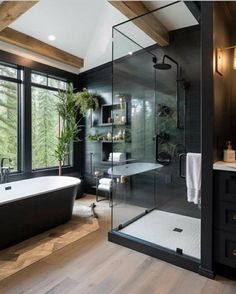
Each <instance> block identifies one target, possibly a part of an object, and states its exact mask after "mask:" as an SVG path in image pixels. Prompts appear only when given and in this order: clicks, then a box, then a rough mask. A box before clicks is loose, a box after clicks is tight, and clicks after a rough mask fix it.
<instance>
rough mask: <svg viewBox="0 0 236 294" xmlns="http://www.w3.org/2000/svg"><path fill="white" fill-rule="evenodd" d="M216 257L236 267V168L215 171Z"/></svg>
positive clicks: (219, 261) (221, 261)
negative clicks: (232, 170) (233, 170)
mask: <svg viewBox="0 0 236 294" xmlns="http://www.w3.org/2000/svg"><path fill="white" fill-rule="evenodd" d="M214 259H215V262H216V263H219V264H222V265H227V266H230V267H234V268H236V170H235V172H231V171H220V170H215V171H214Z"/></svg>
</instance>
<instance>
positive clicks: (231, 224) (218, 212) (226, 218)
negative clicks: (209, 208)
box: [214, 201, 236, 234]
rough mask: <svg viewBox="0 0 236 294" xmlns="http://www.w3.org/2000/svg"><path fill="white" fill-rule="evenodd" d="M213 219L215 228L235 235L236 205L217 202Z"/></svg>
mask: <svg viewBox="0 0 236 294" xmlns="http://www.w3.org/2000/svg"><path fill="white" fill-rule="evenodd" d="M214 219H215V221H214V223H215V228H217V229H220V230H224V231H229V232H231V233H234V234H236V203H230V202H223V201H218V202H217V203H216V205H215V217H214Z"/></svg>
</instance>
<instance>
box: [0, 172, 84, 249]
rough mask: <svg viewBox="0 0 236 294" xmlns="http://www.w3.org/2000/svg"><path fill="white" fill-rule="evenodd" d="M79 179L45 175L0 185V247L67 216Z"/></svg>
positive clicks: (30, 234)
mask: <svg viewBox="0 0 236 294" xmlns="http://www.w3.org/2000/svg"><path fill="white" fill-rule="evenodd" d="M79 184H80V180H79V179H77V178H73V177H64V176H61V177H59V176H49V177H39V178H33V179H28V180H22V181H19V182H12V183H7V184H1V185H0V250H1V249H4V248H6V247H8V246H11V245H13V244H16V243H18V242H21V241H23V240H25V239H27V238H30V237H32V236H34V235H37V234H39V233H42V232H44V231H46V230H48V229H51V228H53V227H55V226H58V225H60V224H63V223H65V222H67V221H68V220H70V219H71V216H72V211H73V205H74V200H75V197H76V193H77V190H78V186H79Z"/></svg>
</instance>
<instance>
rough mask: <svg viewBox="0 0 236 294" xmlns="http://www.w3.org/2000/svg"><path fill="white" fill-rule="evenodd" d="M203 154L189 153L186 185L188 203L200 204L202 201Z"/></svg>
mask: <svg viewBox="0 0 236 294" xmlns="http://www.w3.org/2000/svg"><path fill="white" fill-rule="evenodd" d="M201 175H202V173H201V153H187V159H186V185H187V198H188V202H193V203H194V204H198V203H199V202H200V199H201Z"/></svg>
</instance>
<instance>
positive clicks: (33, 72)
mask: <svg viewBox="0 0 236 294" xmlns="http://www.w3.org/2000/svg"><path fill="white" fill-rule="evenodd" d="M32 74H37V75H40V76H43V77H45V78H46V79H47V84H46V85H43V84H38V83H34V82H32ZM49 79H55V80H58V81H62V82H65V83H67V84H68V85H69V84H70V83H72V81H71V80H70V81H68V80H66V79H64V78H59V77H55V76H52V75H49V74H45V73H41V72H36V71H33V70H31V103H32V88H33V87H36V88H40V89H44V90H49V91H53V92H57V91H58V90H60V91H63V89H59V88H55V87H51V86H49V85H48V80H49ZM31 115H32V110H31ZM31 124H32V120H31ZM31 129H32V125H31ZM31 147H32V146H31ZM31 149H32V148H31ZM73 154H74V146H73V144H72V146H71V154H70V155H69V157H68V162H69V164H67V165H63V166H62V168H63V169H65V168H69V167H73V166H74V160H73ZM32 163H33V158H32ZM55 168H57V167H55V166H50V167H42V168H35V169H33V166H32V172H33V173H34V172H37V171H45V170H53V169H55Z"/></svg>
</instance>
